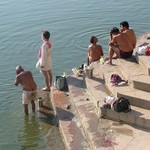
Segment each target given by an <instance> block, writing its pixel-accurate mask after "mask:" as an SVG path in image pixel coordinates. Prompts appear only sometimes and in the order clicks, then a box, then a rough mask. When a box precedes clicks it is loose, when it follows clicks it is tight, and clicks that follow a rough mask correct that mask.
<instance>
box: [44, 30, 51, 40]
mask: <svg viewBox="0 0 150 150" xmlns="http://www.w3.org/2000/svg"><path fill="white" fill-rule="evenodd" d="M43 36H44V37H45V39H46V40H48V39H49V38H50V33H49V32H48V31H44V32H43Z"/></svg>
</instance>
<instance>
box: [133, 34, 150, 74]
mask: <svg viewBox="0 0 150 150" xmlns="http://www.w3.org/2000/svg"><path fill="white" fill-rule="evenodd" d="M148 37H150V33H145V34H143V35H142V36H140V37H139V38H138V39H137V46H136V48H135V50H134V55H135V56H136V60H137V62H138V63H139V64H140V65H141V67H142V68H143V70H144V72H145V73H146V74H147V75H150V56H145V55H137V53H136V51H137V50H138V48H139V47H141V46H145V45H150V39H147V38H148Z"/></svg>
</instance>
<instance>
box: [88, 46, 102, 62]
mask: <svg viewBox="0 0 150 150" xmlns="http://www.w3.org/2000/svg"><path fill="white" fill-rule="evenodd" d="M88 54H89V57H91V59H92V61H96V60H98V59H100V58H101V56H103V49H102V46H101V45H90V46H89V47H88Z"/></svg>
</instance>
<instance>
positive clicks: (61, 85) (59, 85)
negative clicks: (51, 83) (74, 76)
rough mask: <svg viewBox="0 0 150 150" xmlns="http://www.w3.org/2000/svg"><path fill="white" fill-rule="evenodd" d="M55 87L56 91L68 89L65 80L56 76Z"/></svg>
mask: <svg viewBox="0 0 150 150" xmlns="http://www.w3.org/2000/svg"><path fill="white" fill-rule="evenodd" d="M55 87H56V88H57V89H58V90H67V89H68V85H67V78H66V77H63V76H56V80H55Z"/></svg>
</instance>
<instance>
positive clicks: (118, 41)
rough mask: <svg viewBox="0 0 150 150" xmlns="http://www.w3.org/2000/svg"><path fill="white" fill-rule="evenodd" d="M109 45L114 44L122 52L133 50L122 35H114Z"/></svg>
mask: <svg viewBox="0 0 150 150" xmlns="http://www.w3.org/2000/svg"><path fill="white" fill-rule="evenodd" d="M111 43H112V44H115V45H116V46H117V47H118V48H119V49H120V50H121V51H123V52H130V51H132V50H133V45H132V44H131V43H130V41H129V40H128V38H127V36H126V35H125V34H124V33H119V34H117V35H115V36H114V37H113V39H112V41H111Z"/></svg>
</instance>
